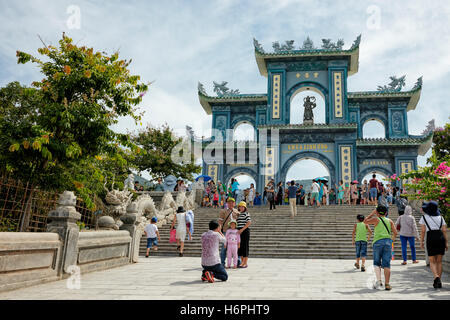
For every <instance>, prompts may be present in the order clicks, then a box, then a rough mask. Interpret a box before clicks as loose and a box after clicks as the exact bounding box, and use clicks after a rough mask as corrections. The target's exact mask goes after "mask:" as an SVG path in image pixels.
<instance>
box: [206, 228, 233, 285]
mask: <svg viewBox="0 0 450 320" xmlns="http://www.w3.org/2000/svg"><path fill="white" fill-rule="evenodd" d="M225 242H226V239H225V237H224V235H223V233H222V232H221V231H220V225H219V223H218V222H217V221H215V220H212V221H211V222H210V223H209V231H207V232H205V233H203V234H202V268H203V271H202V281H208V282H210V283H213V282H214V278H216V279H219V280H222V281H227V279H228V274H227V271H226V270H225V268H224V266H223V265H222V264H221V263H220V257H219V243H221V244H222V245H223V244H225Z"/></svg>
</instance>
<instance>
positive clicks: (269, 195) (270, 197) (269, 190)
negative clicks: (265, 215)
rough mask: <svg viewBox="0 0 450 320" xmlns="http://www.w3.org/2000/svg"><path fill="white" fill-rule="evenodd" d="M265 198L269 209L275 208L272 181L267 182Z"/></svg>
mask: <svg viewBox="0 0 450 320" xmlns="http://www.w3.org/2000/svg"><path fill="white" fill-rule="evenodd" d="M267 200H268V201H269V210H272V208H273V209H274V210H275V209H276V208H275V188H274V183H273V182H269V185H268V186H267Z"/></svg>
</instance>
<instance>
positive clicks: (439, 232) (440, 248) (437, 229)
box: [419, 201, 448, 289]
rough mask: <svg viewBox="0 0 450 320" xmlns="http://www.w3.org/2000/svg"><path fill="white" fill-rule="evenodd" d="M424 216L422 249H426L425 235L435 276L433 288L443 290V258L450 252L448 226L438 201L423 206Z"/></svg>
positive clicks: (421, 219) (420, 222)
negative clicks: (449, 247) (446, 252)
mask: <svg viewBox="0 0 450 320" xmlns="http://www.w3.org/2000/svg"><path fill="white" fill-rule="evenodd" d="M422 211H423V212H424V215H423V216H422V218H420V221H419V224H420V225H421V235H420V248H422V249H424V238H425V234H426V237H427V254H428V257H429V258H430V269H431V272H433V275H434V282H433V287H434V288H435V289H438V288H442V281H441V277H442V257H443V256H444V254H445V251H448V239H447V224H446V223H445V220H444V218H443V217H442V216H441V212H440V210H439V207H438V204H437V202H436V201H428V202H424V203H423V204H422Z"/></svg>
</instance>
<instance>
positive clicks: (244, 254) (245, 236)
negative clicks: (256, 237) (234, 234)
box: [236, 201, 252, 268]
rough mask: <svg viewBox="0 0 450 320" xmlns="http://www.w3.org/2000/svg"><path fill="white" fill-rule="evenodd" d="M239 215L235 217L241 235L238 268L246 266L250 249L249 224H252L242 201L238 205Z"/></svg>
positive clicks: (245, 205)
mask: <svg viewBox="0 0 450 320" xmlns="http://www.w3.org/2000/svg"><path fill="white" fill-rule="evenodd" d="M238 210H239V215H238V217H237V219H236V220H237V228H238V230H239V235H240V236H241V246H240V248H239V251H238V255H239V258H240V260H241V261H242V263H240V264H239V268H247V267H248V254H249V250H250V229H249V227H250V225H251V224H252V219H251V218H250V214H249V213H248V211H247V204H246V203H245V202H244V201H242V202H240V203H239V206H238Z"/></svg>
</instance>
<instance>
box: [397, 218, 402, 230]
mask: <svg viewBox="0 0 450 320" xmlns="http://www.w3.org/2000/svg"><path fill="white" fill-rule="evenodd" d="M396 228H397V231H400V229H401V228H402V226H401V224H400V220H398V224H397V227H396Z"/></svg>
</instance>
